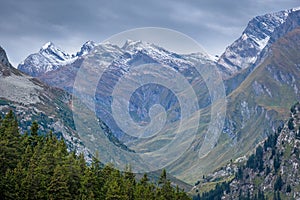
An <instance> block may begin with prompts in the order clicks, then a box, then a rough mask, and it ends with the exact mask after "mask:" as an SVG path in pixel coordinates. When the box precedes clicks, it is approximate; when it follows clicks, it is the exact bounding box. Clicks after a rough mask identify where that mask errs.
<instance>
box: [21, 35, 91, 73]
mask: <svg viewBox="0 0 300 200" xmlns="http://www.w3.org/2000/svg"><path fill="white" fill-rule="evenodd" d="M95 46H96V44H95V43H94V42H93V41H87V42H86V43H84V44H83V46H82V47H81V49H80V51H78V52H77V53H76V55H69V54H68V53H65V52H64V51H63V50H61V49H60V48H58V47H56V46H55V44H53V43H52V42H47V43H46V44H44V45H43V46H42V48H41V49H40V50H39V52H38V53H34V54H31V55H29V56H28V57H27V58H26V59H25V60H24V61H23V62H22V63H20V64H19V65H18V69H19V70H21V71H23V72H24V73H27V74H29V75H31V76H33V77H37V76H41V75H43V74H45V73H47V72H50V71H54V70H57V69H59V68H60V67H62V66H65V65H67V64H71V63H73V62H75V61H76V60H77V59H78V58H80V57H81V56H83V55H86V54H87V53H88V52H90V51H91V50H92V49H93V48H94V47H95Z"/></svg>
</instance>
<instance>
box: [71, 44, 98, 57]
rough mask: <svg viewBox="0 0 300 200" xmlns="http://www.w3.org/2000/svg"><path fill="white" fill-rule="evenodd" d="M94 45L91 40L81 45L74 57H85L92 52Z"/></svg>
mask: <svg viewBox="0 0 300 200" xmlns="http://www.w3.org/2000/svg"><path fill="white" fill-rule="evenodd" d="M96 45H97V44H96V43H95V42H94V41H91V40H89V41H87V42H85V43H84V44H83V45H82V47H81V49H80V51H79V52H77V53H76V56H77V57H79V56H83V55H86V54H87V53H89V52H90V51H92V50H93V49H94V47H95V46H96Z"/></svg>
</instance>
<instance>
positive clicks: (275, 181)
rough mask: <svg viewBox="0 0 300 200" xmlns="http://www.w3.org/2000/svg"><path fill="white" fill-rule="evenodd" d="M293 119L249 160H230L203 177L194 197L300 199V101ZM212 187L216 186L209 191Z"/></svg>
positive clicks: (203, 199)
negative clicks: (225, 164) (217, 169)
mask: <svg viewBox="0 0 300 200" xmlns="http://www.w3.org/2000/svg"><path fill="white" fill-rule="evenodd" d="M290 111H291V112H290V118H289V120H287V122H286V123H285V124H284V125H283V126H279V127H278V128H277V130H276V131H274V133H273V134H271V135H269V136H268V137H267V138H266V139H265V140H264V141H263V142H261V143H260V144H259V145H258V146H257V147H256V149H255V151H254V152H253V153H252V154H250V155H249V156H247V159H245V158H244V159H243V158H241V159H239V160H236V161H235V162H231V163H229V164H228V165H227V166H226V167H222V169H221V170H219V171H216V172H215V173H214V174H211V175H208V176H203V179H202V180H199V182H198V183H197V184H196V186H195V187H194V189H193V192H196V193H198V194H197V195H195V197H194V199H195V200H198V199H201V200H205V199H221V198H222V199H245V200H248V199H249V200H250V199H258V200H264V199H270V200H271V199H273V200H280V199H299V198H300V187H299V180H300V174H299V167H300V156H299V155H300V103H296V104H295V105H294V106H292V108H291V109H290ZM208 186H210V188H211V189H212V188H214V189H212V190H209V189H208V188H209V187H208Z"/></svg>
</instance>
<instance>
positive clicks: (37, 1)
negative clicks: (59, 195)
mask: <svg viewBox="0 0 300 200" xmlns="http://www.w3.org/2000/svg"><path fill="white" fill-rule="evenodd" d="M299 6H300V1H299V0H239V1H237V0H231V1H230V0H193V1H183V0H144V1H143V0H126V1H125V0H118V1H117V0H107V1H104V0H85V1H83V0H19V1H17V0H7V1H3V0H2V1H1V3H0V9H1V12H0V45H1V46H2V47H3V48H4V49H5V50H6V51H7V54H8V56H9V58H10V61H11V62H12V64H13V65H15V66H16V65H17V64H18V63H20V62H21V61H22V60H23V59H25V58H26V57H27V56H28V55H29V54H31V53H34V52H37V51H38V50H39V49H40V47H41V46H42V45H43V44H44V43H46V42H48V41H52V42H54V43H55V44H56V45H57V46H59V47H61V48H62V49H63V50H65V51H66V52H68V53H75V52H76V51H78V50H79V49H80V47H81V45H82V44H83V43H84V42H85V41H87V40H93V41H95V42H97V43H99V42H101V41H103V40H105V39H107V38H108V37H110V36H111V35H113V34H117V33H119V32H121V31H125V30H128V29H132V28H140V27H149V26H151V27H163V28H170V29H174V30H176V31H179V32H182V33H184V34H186V35H188V36H190V37H191V38H193V39H195V40H196V41H198V42H199V43H200V44H201V45H202V46H203V47H204V49H205V50H206V51H207V52H208V53H210V54H212V55H215V54H221V53H222V52H223V51H224V49H225V48H226V46H228V45H230V44H231V43H232V42H233V41H234V40H235V39H237V38H238V37H239V36H240V35H241V33H242V31H243V29H244V28H245V27H246V26H247V23H248V21H249V20H250V19H251V18H253V17H254V16H257V15H262V14H265V13H270V12H276V11H280V10H284V9H289V8H293V7H299Z"/></svg>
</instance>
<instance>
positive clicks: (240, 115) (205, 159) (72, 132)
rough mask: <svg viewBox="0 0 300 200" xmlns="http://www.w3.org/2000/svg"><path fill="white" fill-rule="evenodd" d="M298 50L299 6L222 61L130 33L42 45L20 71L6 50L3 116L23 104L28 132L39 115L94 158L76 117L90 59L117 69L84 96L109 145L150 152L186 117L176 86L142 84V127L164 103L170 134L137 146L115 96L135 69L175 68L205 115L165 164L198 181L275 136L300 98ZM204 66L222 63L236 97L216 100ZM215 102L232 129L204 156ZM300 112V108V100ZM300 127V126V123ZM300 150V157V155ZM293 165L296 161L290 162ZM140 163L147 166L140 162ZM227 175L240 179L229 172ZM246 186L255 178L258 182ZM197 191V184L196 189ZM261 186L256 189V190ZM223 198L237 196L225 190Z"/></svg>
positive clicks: (134, 106) (256, 30)
mask: <svg viewBox="0 0 300 200" xmlns="http://www.w3.org/2000/svg"><path fill="white" fill-rule="evenodd" d="M299 52H300V10H299V9H290V10H285V11H280V12H276V13H270V14H265V15H262V16H258V17H255V18H253V19H252V20H250V22H249V23H248V25H247V27H246V28H245V30H244V31H243V33H242V34H241V36H240V38H238V39H237V40H236V41H235V42H234V43H233V44H232V45H230V46H229V47H227V48H226V50H225V52H224V53H223V54H222V55H221V56H220V57H219V58H218V59H217V60H216V59H215V58H212V57H211V56H209V55H207V54H205V53H201V52H198V53H197V52H196V53H192V54H184V55H183V54H178V53H176V52H172V51H170V50H167V49H165V48H163V47H160V46H158V45H156V44H151V43H148V42H146V41H131V40H127V41H126V43H125V44H124V45H123V46H117V45H115V44H111V43H101V44H96V43H95V42H92V41H88V42H86V43H85V44H83V46H82V47H81V49H80V50H79V51H78V52H77V53H76V54H75V55H70V54H68V53H66V52H64V51H63V50H62V49H60V48H58V47H57V46H55V44H53V43H51V42H49V43H46V44H45V45H44V46H42V48H41V49H40V50H39V52H37V53H34V54H31V55H29V56H28V57H27V58H26V59H25V60H24V61H23V62H22V63H20V64H19V66H17V69H16V68H14V67H13V66H11V64H10V63H9V61H8V59H7V57H6V54H5V52H4V50H3V49H1V50H0V61H1V62H0V82H1V83H0V109H1V112H2V113H6V112H7V111H8V110H10V109H12V110H14V112H15V113H16V114H17V116H19V117H20V119H22V120H21V121H20V122H19V123H20V126H21V128H22V131H23V132H25V131H28V130H29V128H30V126H29V125H30V124H31V121H32V120H36V121H37V122H38V124H39V125H40V127H41V129H40V133H41V134H46V133H48V132H49V130H52V131H53V133H54V134H55V135H57V136H58V137H61V138H63V139H64V140H65V141H66V143H67V145H68V149H69V150H75V151H76V152H78V153H80V152H83V153H84V155H85V157H86V158H87V159H88V160H89V159H90V158H91V154H92V152H93V151H92V150H91V149H88V148H87V147H86V146H85V145H84V142H83V141H82V139H81V137H80V135H79V134H78V132H77V127H75V125H74V121H73V118H72V116H73V113H72V111H73V107H72V105H73V102H72V101H73V98H72V95H76V91H75V90H74V83H75V79H76V75H77V73H78V71H79V70H80V67H81V66H82V64H83V63H84V62H85V61H87V60H88V61H89V63H90V64H91V65H90V66H91V67H90V68H89V71H87V72H86V73H88V75H87V76H89V77H93V75H94V74H95V75H97V74H99V69H101V68H103V67H106V66H108V68H107V69H108V70H107V71H106V73H104V74H103V75H102V77H101V79H100V81H99V84H98V85H97V89H96V93H90V92H89V91H87V92H86V93H84V99H85V103H86V104H85V105H86V107H87V108H86V109H87V110H93V109H94V107H93V104H92V103H91V101H95V102H96V105H97V106H96V108H95V113H96V115H95V116H96V118H97V121H98V122H99V124H100V127H101V131H102V132H103V134H104V135H106V136H107V138H108V141H109V142H111V143H113V144H114V145H115V146H117V147H118V148H120V149H122V150H124V151H128V152H135V151H137V150H140V149H143V148H144V147H145V146H147V147H148V149H146V150H150V151H151V150H153V149H155V148H156V147H157V145H163V144H165V143H167V142H169V141H170V140H172V134H170V132H172V130H173V129H174V128H173V127H176V126H174V124H175V125H176V123H177V122H178V120H179V119H180V114H179V112H178V110H179V108H178V106H179V103H178V100H177V99H176V98H175V97H174V95H172V93H170V91H169V90H167V89H165V88H162V87H159V86H157V85H152V86H151V85H150V86H148V87H145V88H142V91H141V94H142V95H140V96H138V97H137V98H133V99H132V100H133V101H132V102H131V104H130V109H131V110H130V111H131V114H132V115H131V116H132V117H133V119H134V120H135V121H136V122H138V123H140V124H147V123H150V117H149V114H148V113H149V108H150V107H151V106H152V105H153V104H157V103H160V104H161V105H163V107H164V108H165V109H166V110H167V114H168V118H167V121H166V126H167V127H168V128H167V129H166V134H165V135H163V137H161V138H156V139H155V140H151V138H150V139H148V140H145V141H144V142H143V143H141V144H137V143H136V142H135V141H136V140H135V138H134V137H132V136H128V135H127V134H126V133H124V132H123V131H122V130H121V129H120V128H119V127H118V125H117V123H116V122H115V120H114V119H113V116H112V111H111V108H110V107H111V94H112V92H113V89H114V87H115V85H116V84H117V82H118V80H119V79H120V78H121V77H122V76H123V75H124V74H126V72H128V71H130V69H131V67H133V66H137V65H142V64H150V63H152V64H163V65H168V66H171V67H172V68H173V69H174V70H176V71H178V72H180V73H181V74H183V75H184V76H185V77H186V79H187V80H188V82H189V83H190V84H191V85H192V86H193V87H194V91H195V92H196V93H197V96H198V97H199V98H198V104H199V110H198V111H197V112H199V113H200V114H201V116H202V120H203V119H204V120H203V123H202V124H201V125H200V126H199V130H198V134H197V135H196V137H195V138H194V140H193V141H192V144H191V145H190V147H189V148H188V149H187V150H186V151H185V152H182V154H183V155H182V156H181V157H180V158H179V159H178V160H176V161H175V162H174V163H172V164H171V165H169V166H168V167H166V169H167V171H168V172H170V174H172V175H173V176H174V177H176V178H178V179H180V180H182V181H184V182H186V183H188V184H193V183H195V182H197V181H198V180H201V181H203V180H204V179H203V178H202V177H203V175H207V174H210V175H211V176H212V178H211V179H213V178H214V177H213V176H214V175H213V174H214V172H215V171H216V172H219V171H220V168H222V167H223V168H224V166H228V165H230V163H232V162H230V161H235V160H241V159H242V160H243V158H244V157H243V156H245V159H244V161H245V160H246V159H247V158H246V157H247V156H248V155H250V154H251V153H252V151H253V150H254V149H255V148H256V146H257V145H258V144H260V143H261V142H263V141H265V139H266V138H267V137H268V136H270V135H272V134H273V133H274V132H275V130H277V127H280V126H283V125H284V123H285V121H286V120H287V119H288V118H289V116H290V115H289V111H290V107H291V106H292V105H294V104H295V103H296V102H297V101H299V100H300V82H299V80H300V54H299ZM93 64H94V65H93ZM196 65H198V66H199V65H200V66H202V65H203V66H204V65H206V66H214V67H216V68H217V69H219V72H220V77H221V79H222V80H223V82H224V85H225V91H226V99H227V104H225V105H223V104H222V105H220V104H212V99H211V97H210V91H209V90H208V88H207V87H206V85H205V81H204V80H203V79H202V78H201V77H200V78H199V74H197V72H196V71H195V68H194V66H196ZM145 73H147V72H145ZM95 75H94V76H95ZM89 81H90V80H81V81H80V83H81V84H82V85H83V86H86V85H87V84H88V82H89ZM74 91H75V92H74ZM162 97H163V98H162ZM162 99H163V100H162ZM212 106H214V107H212ZM211 109H219V110H226V116H225V123H224V126H223V124H220V126H222V127H223V128H222V132H221V135H220V137H219V139H218V140H217V142H215V143H213V144H211V146H212V149H211V150H210V151H209V153H208V154H206V155H205V156H202V157H199V153H198V152H199V149H200V148H201V145H202V143H203V137H205V135H204V132H205V130H206V129H207V127H208V123H209V122H208V121H209V118H210V114H209V111H210V110H211ZM297 109H298V110H299V108H298V107H297ZM298 110H297V113H298ZM294 115H295V116H296V114H294ZM294 115H293V116H294ZM25 116H26V117H25ZM295 116H294V117H295ZM90 117H91V116H89V114H88V113H86V121H81V124H79V126H82V127H84V125H85V123H87V121H89V118H90ZM99 124H89V128H90V130H86V133H81V134H86V135H89V134H91V133H92V132H93V131H94V130H96V126H97V127H99ZM186 124H188V123H186ZM296 127H297V128H298V125H297V126H296ZM189 128H190V127H189V126H188V125H185V126H184V129H185V130H186V131H188V130H189ZM298 132H299V131H298ZM212 134H214V133H212ZM284 134H286V135H288V131H287V129H284V131H283V135H282V137H285V139H280V141H284V143H286V142H287V143H289V142H290V141H292V142H293V144H292V143H291V144H290V145H294V143H295V142H294V138H292V139H290V138H288V137H290V136H285V135H284ZM169 135H171V136H169ZM280 137H281V136H280ZM103 145H105V143H103ZM100 146H101V145H100ZM277 146H278V148H280V149H282V148H283V146H289V145H288V144H287V145H286V144H284V145H281V146H280V144H279V143H277ZM294 146H295V145H294ZM297 148H299V146H298V147H297ZM103 149H104V148H101V147H99V149H98V150H99V152H100V158H101V150H103ZM146 150H145V151H146ZM266 151H267V150H266ZM282 152H285V151H284V150H282ZM108 153H109V155H110V156H111V157H110V158H111V159H114V160H120V162H121V160H122V159H125V160H126V159H130V158H122V157H121V156H120V155H119V154H118V152H108ZM297 156H298V157H297V159H299V154H297ZM285 158H286V157H285ZM293 159H294V157H293ZM284 162H285V163H289V161H286V160H285V161H284ZM132 165H143V163H141V162H140V161H139V160H135V161H133V163H132ZM285 165H286V164H285ZM229 168H230V167H229ZM230 170H232V172H230V174H231V175H232V176H234V175H235V172H236V171H237V170H238V167H231V168H230ZM230 170H229V171H230ZM270 170H273V169H270ZM289 170H290V169H289ZM291 170H292V169H291ZM224 173H225V172H224ZM226 173H227V172H226ZM246 173H247V174H250V172H249V169H248V170H247V169H244V174H246ZM249 176H250V177H254V176H255V178H256V179H257V180H259V181H261V182H262V181H263V180H262V178H259V175H257V174H255V175H253V173H252V174H250V175H249ZM226 177H227V178H228V177H229V179H230V180H232V178H230V176H226ZM257 177H258V178H257ZM285 177H286V176H283V178H285ZM276 178H277V175H276ZM298 178H300V177H298ZM273 179H274V180H273ZM174 181H175V179H174ZM266 181H267V180H266ZM266 181H265V182H266ZM268 181H269V182H272V183H273V182H274V181H275V178H269V179H268ZM245 182H246V180H244V179H239V180H236V181H235V182H234V184H231V186H230V187H231V188H233V187H239V186H240V185H242V184H243V183H245ZM198 183H199V182H198ZM247 184H249V185H251V184H252V185H254V183H253V182H250V183H247ZM265 184H267V183H265ZM289 184H290V185H292V183H289ZM206 185H207V184H206ZM249 187H250V186H249ZM286 187H287V186H286ZM210 189H212V188H210ZM285 189H287V188H285ZM195 190H196V188H194V192H195ZM197 190H198V189H197ZM200 190H201V189H200ZM245 191H246V189H245V188H244V189H243V190H240V191H237V192H232V195H233V196H237V193H238V192H241V193H243V194H245V195H247V194H246V192H245ZM253 191H254V192H256V193H257V192H258V190H253ZM254 192H253V194H252V193H251V194H250V195H251V196H253V195H254ZM269 195H271V193H270V194H269ZM272 195H273V193H272ZM297 197H299V195H298V196H297ZM224 198H229V197H228V195H227V196H226V195H225V196H224ZM229 199H230V198H229Z"/></svg>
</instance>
